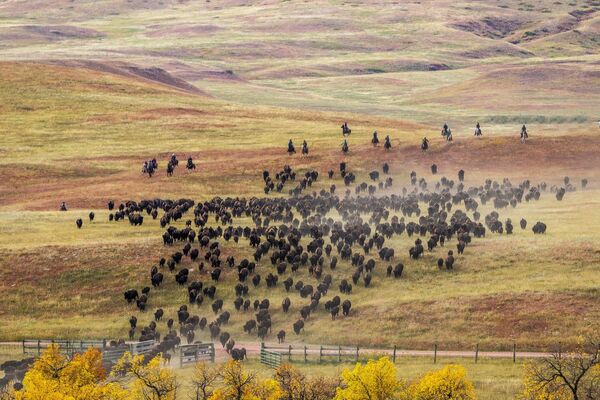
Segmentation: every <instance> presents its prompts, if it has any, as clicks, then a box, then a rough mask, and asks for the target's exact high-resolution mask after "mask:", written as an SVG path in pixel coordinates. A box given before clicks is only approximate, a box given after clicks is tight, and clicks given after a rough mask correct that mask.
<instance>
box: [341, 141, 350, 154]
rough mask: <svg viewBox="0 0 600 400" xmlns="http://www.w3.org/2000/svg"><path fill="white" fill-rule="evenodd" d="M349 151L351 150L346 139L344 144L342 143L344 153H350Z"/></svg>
mask: <svg viewBox="0 0 600 400" xmlns="http://www.w3.org/2000/svg"><path fill="white" fill-rule="evenodd" d="M348 150H349V148H348V141H347V140H346V139H344V143H342V152H343V153H344V154H345V153H347V152H348Z"/></svg>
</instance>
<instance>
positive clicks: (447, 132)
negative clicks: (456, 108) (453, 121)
mask: <svg viewBox="0 0 600 400" xmlns="http://www.w3.org/2000/svg"><path fill="white" fill-rule="evenodd" d="M449 133H450V128H449V127H448V123H444V126H443V127H442V136H444V137H447V136H448V134H449Z"/></svg>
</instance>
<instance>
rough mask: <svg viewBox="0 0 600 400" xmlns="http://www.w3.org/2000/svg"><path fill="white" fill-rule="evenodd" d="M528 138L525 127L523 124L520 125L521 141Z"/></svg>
mask: <svg viewBox="0 0 600 400" xmlns="http://www.w3.org/2000/svg"><path fill="white" fill-rule="evenodd" d="M528 138H529V134H528V133H527V127H526V126H525V124H523V126H522V127H521V142H525V140H527V139H528Z"/></svg>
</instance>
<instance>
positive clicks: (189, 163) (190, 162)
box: [185, 157, 196, 170]
mask: <svg viewBox="0 0 600 400" xmlns="http://www.w3.org/2000/svg"><path fill="white" fill-rule="evenodd" d="M185 167H186V168H187V169H189V170H192V169H196V164H194V161H193V160H192V157H190V158H188V160H187V165H186V166H185Z"/></svg>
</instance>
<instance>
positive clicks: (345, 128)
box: [342, 122, 352, 136]
mask: <svg viewBox="0 0 600 400" xmlns="http://www.w3.org/2000/svg"><path fill="white" fill-rule="evenodd" d="M350 132H352V130H351V129H350V128H348V123H347V122H344V123H343V124H342V135H344V136H348V135H349V134H350Z"/></svg>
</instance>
